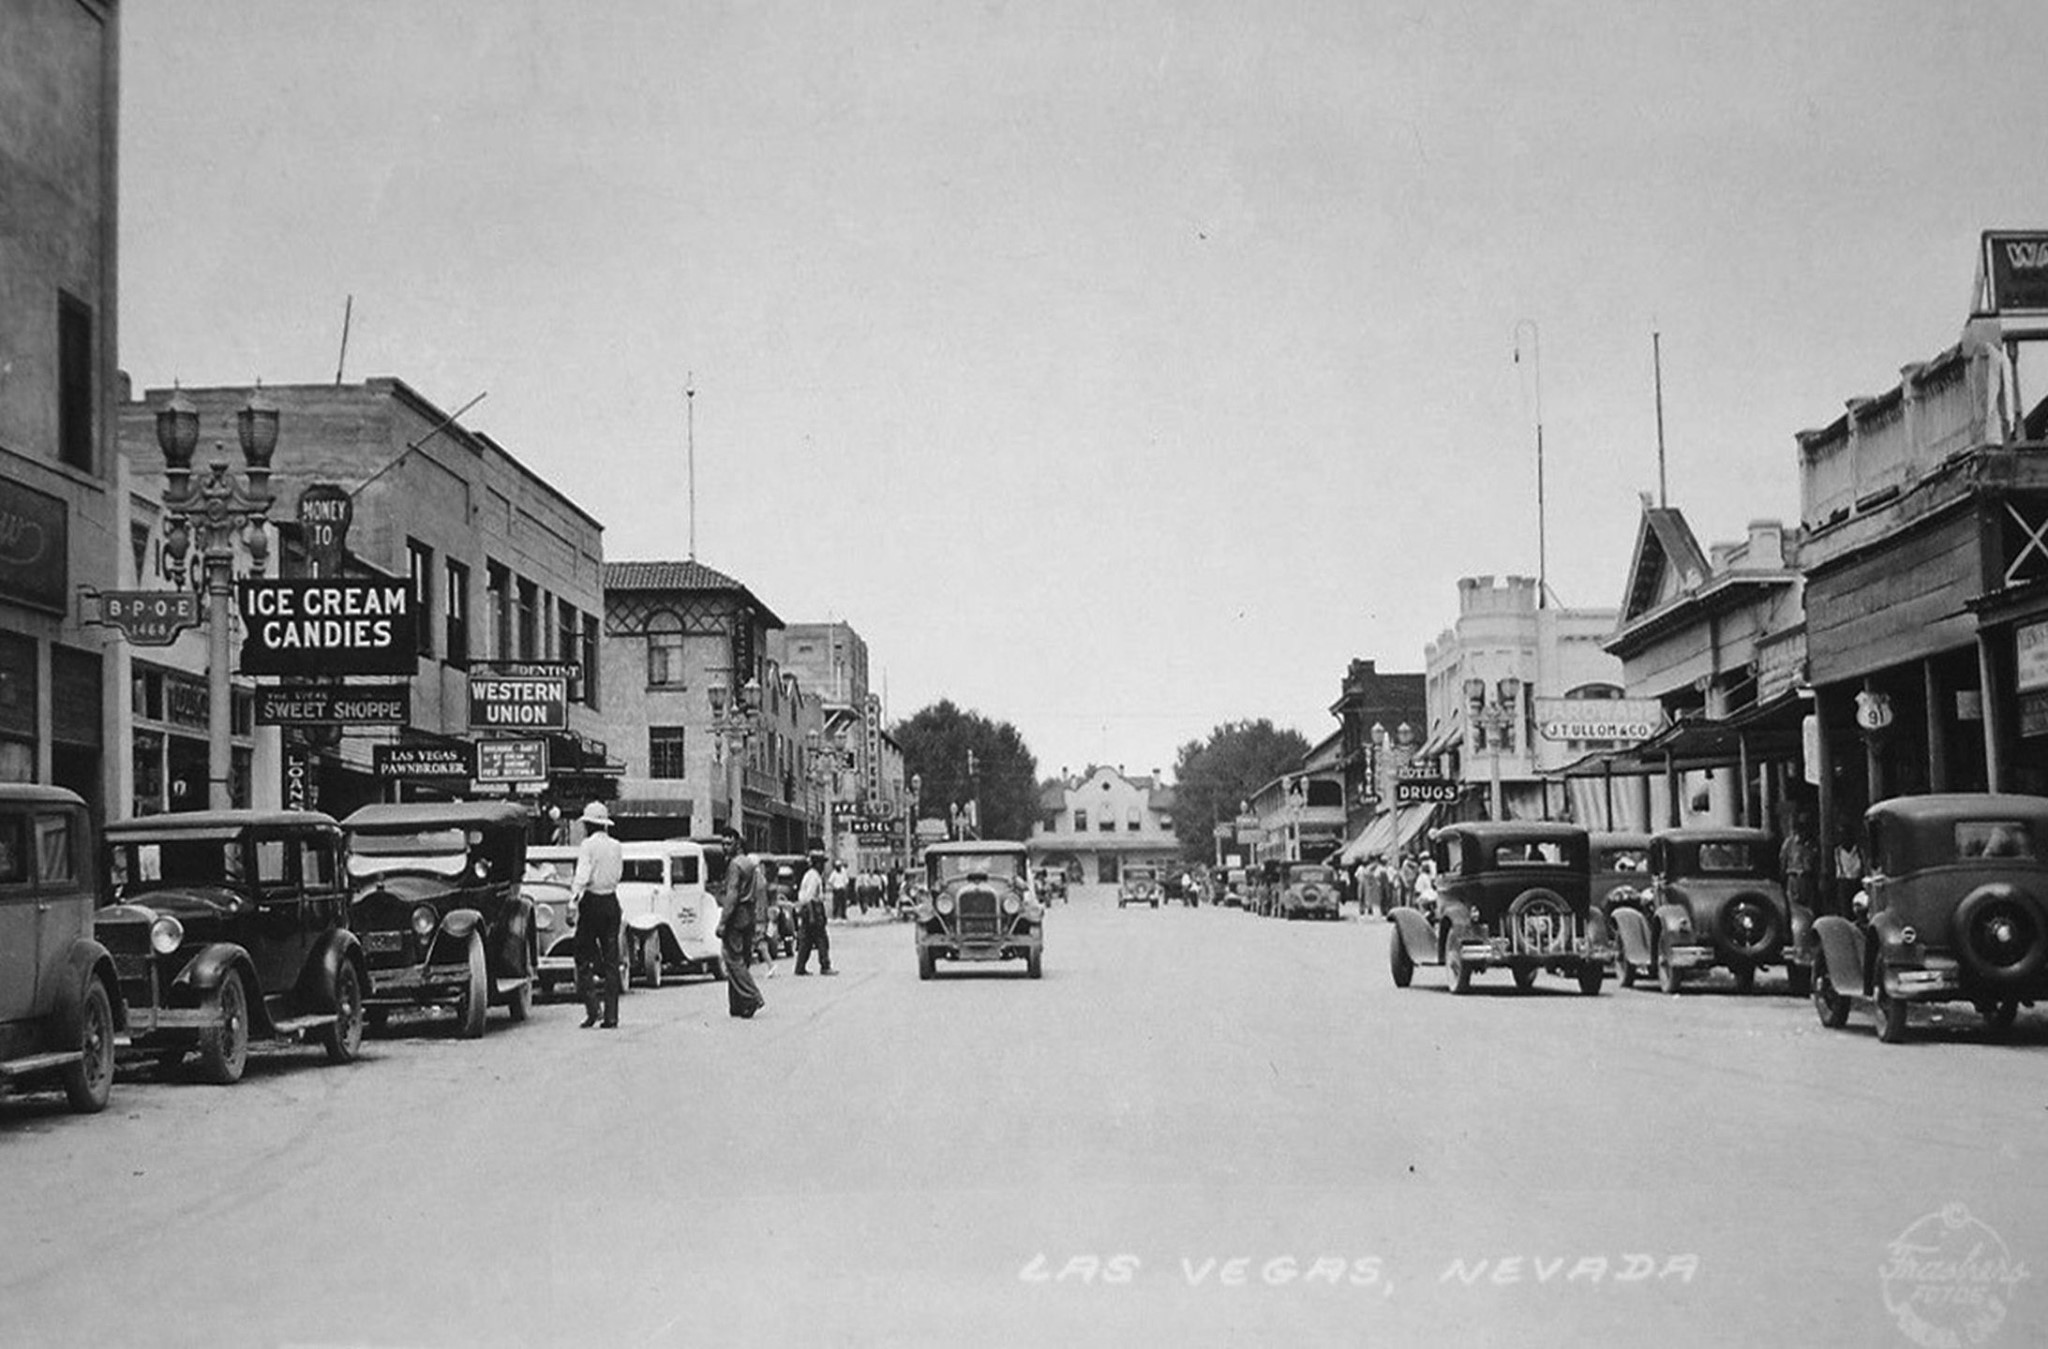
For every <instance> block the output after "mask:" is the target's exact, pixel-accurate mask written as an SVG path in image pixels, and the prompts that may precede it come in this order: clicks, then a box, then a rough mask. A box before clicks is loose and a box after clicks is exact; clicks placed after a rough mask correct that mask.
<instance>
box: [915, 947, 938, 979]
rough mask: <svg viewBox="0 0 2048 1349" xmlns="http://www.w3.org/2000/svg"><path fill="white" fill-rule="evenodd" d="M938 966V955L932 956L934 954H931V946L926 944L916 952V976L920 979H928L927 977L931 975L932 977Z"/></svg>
mask: <svg viewBox="0 0 2048 1349" xmlns="http://www.w3.org/2000/svg"><path fill="white" fill-rule="evenodd" d="M938 968H939V962H938V957H936V956H934V955H933V954H932V948H931V947H929V946H927V947H925V948H924V949H922V950H920V951H919V952H918V953H917V977H918V978H920V979H929V978H931V977H932V976H933V975H934V974H936V973H938Z"/></svg>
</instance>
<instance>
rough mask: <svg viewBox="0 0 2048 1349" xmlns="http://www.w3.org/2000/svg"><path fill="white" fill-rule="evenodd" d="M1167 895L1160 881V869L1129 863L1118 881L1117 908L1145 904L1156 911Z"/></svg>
mask: <svg viewBox="0 0 2048 1349" xmlns="http://www.w3.org/2000/svg"><path fill="white" fill-rule="evenodd" d="M1165 893H1166V887H1165V885H1164V884H1163V883H1161V881H1160V879H1159V868H1158V867H1154V866H1146V865H1144V864H1143V863H1137V862H1133V863H1127V864H1126V865H1125V866H1124V869H1123V873H1122V875H1121V876H1120V877H1119V878H1118V879H1117V883H1116V906H1117V907H1118V908H1119V909H1121V908H1122V907H1124V906H1125V905H1126V904H1145V905H1149V906H1151V907H1152V908H1155V909H1156V908H1158V907H1159V901H1160V899H1161V898H1162V897H1163V896H1164V895H1165Z"/></svg>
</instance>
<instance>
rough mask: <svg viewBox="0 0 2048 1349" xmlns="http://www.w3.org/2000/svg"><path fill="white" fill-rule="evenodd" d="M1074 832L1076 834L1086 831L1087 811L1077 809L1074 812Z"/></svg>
mask: <svg viewBox="0 0 2048 1349" xmlns="http://www.w3.org/2000/svg"><path fill="white" fill-rule="evenodd" d="M1074 832H1075V833H1077V834H1085V833H1087V832H1088V812H1087V811H1085V810H1077V811H1075V812H1074Z"/></svg>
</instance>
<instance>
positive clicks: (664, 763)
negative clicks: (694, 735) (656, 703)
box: [647, 726, 689, 779]
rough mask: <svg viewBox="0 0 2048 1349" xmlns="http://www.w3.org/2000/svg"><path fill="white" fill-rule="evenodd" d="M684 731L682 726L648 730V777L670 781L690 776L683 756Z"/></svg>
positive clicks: (650, 728) (654, 727) (659, 727)
mask: <svg viewBox="0 0 2048 1349" xmlns="http://www.w3.org/2000/svg"><path fill="white" fill-rule="evenodd" d="M684 731H685V728H684V727H681V726H649V727H648V728H647V776H649V777H651V778H670V779H673V778H681V777H688V776H689V764H688V763H687V761H686V760H685V758H684V754H683V749H684Z"/></svg>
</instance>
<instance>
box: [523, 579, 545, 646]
mask: <svg viewBox="0 0 2048 1349" xmlns="http://www.w3.org/2000/svg"><path fill="white" fill-rule="evenodd" d="M518 658H519V659H520V660H539V659H540V658H541V656H540V587H539V586H538V585H536V584H534V583H533V582H532V581H529V580H527V579H526V578H525V577H521V578H520V579H519V653H518Z"/></svg>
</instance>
